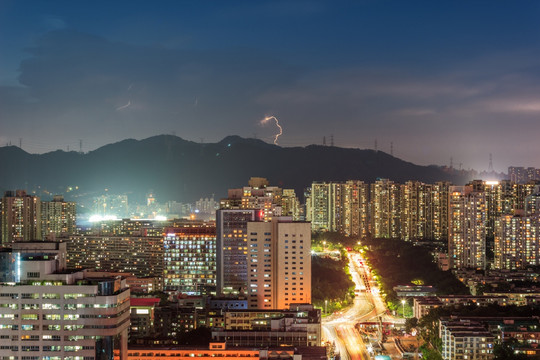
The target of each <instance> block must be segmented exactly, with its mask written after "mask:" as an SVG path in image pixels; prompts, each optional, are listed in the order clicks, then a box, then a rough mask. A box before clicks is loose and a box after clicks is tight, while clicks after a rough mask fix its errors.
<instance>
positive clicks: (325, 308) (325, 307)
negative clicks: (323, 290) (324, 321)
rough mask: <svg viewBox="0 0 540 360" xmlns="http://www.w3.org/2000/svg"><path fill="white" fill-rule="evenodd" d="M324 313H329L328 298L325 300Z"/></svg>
mask: <svg viewBox="0 0 540 360" xmlns="http://www.w3.org/2000/svg"><path fill="white" fill-rule="evenodd" d="M324 313H325V314H328V300H326V299H325V300H324Z"/></svg>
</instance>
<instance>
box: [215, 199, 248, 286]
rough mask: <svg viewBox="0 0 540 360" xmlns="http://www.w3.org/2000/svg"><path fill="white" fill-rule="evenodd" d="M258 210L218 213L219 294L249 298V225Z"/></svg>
mask: <svg viewBox="0 0 540 360" xmlns="http://www.w3.org/2000/svg"><path fill="white" fill-rule="evenodd" d="M256 213H257V210H254V209H236V210H234V209H221V210H218V211H216V232H217V245H216V276H217V279H216V285H217V294H247V286H248V263H247V253H248V247H247V246H248V244H247V242H248V240H247V238H248V236H247V224H248V222H251V221H255V217H256Z"/></svg>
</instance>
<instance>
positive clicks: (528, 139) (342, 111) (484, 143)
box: [0, 3, 540, 170]
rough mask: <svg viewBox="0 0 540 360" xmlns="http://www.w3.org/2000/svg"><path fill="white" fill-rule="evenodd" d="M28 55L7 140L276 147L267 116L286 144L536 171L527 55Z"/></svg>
mask: <svg viewBox="0 0 540 360" xmlns="http://www.w3.org/2000/svg"><path fill="white" fill-rule="evenodd" d="M267 5H268V4H267ZM300 5H302V3H301V4H300ZM268 6H270V5H268ZM302 9H303V7H302V6H300V9H297V11H298V12H302V11H304V10H305V11H306V12H308V13H309V12H310V11H313V12H317V11H318V10H317V8H314V9H309V7H308V8H307V9H304V10H302ZM274 10H275V11H278V12H279V11H280V10H279V6H278V7H277V8H276V9H274ZM293 10H294V9H293ZM295 11H296V10H295ZM293 12H294V11H293ZM58 25H61V24H60V23H58ZM178 36H179V37H182V34H180V35H178ZM27 54H28V56H27V58H26V59H25V60H24V61H22V63H21V64H20V76H19V82H20V86H18V87H16V86H11V87H6V86H4V87H0V109H1V110H0V120H1V121H0V123H1V124H2V125H0V126H1V128H0V129H1V133H2V136H1V137H0V141H1V142H6V141H8V139H10V138H13V139H15V140H16V139H18V138H19V137H23V138H25V139H30V140H29V141H26V142H25V144H26V147H25V148H26V149H28V150H30V151H35V152H41V151H46V150H53V149H54V148H56V147H62V148H65V144H78V139H84V141H85V144H86V149H91V148H94V147H97V146H100V145H103V144H106V143H109V142H113V141H118V140H121V139H124V138H126V137H134V138H144V137H147V136H150V135H155V134H161V133H171V132H175V133H176V134H177V135H179V136H182V137H184V138H187V139H191V140H199V139H200V138H205V139H206V141H215V140H219V139H221V138H222V137H224V136H226V135H230V134H239V135H242V136H251V135H252V134H253V133H258V136H259V137H262V138H264V139H267V140H269V141H271V139H272V131H273V130H274V129H273V128H272V127H265V128H262V127H260V126H259V124H258V120H260V119H262V118H263V117H264V115H270V114H273V115H276V116H278V117H279V118H280V120H282V121H281V123H282V125H283V126H284V134H283V136H282V137H281V138H280V143H281V144H283V145H285V146H289V145H307V144H310V143H314V142H317V143H320V142H321V141H322V137H323V136H327V137H328V136H330V135H331V134H333V135H334V138H335V142H336V144H337V145H340V146H351V147H361V148H366V147H372V146H373V142H374V139H375V138H377V139H378V141H379V144H380V145H379V147H380V148H381V149H383V150H387V151H388V150H389V144H390V142H393V143H394V148H395V154H396V155H398V156H400V157H402V158H405V159H407V160H410V161H414V162H418V163H424V164H426V163H439V164H440V163H443V162H446V161H447V159H449V158H450V157H451V156H452V157H454V159H455V162H456V163H459V162H462V163H464V164H465V166H466V167H477V168H479V169H483V168H485V167H486V166H485V164H486V163H487V161H486V160H485V159H487V157H488V154H489V153H493V154H494V157H495V159H497V160H498V161H499V164H503V165H499V166H500V167H499V170H503V169H504V167H506V166H508V165H510V164H516V165H519V164H524V165H531V166H539V167H540V164H538V163H537V161H538V160H537V158H536V157H535V155H534V154H535V152H534V151H532V150H534V149H536V153H537V151H538V139H537V138H538V135H537V134H538V133H540V122H538V121H537V119H538V117H539V115H540V85H538V84H539V82H538V80H539V79H538V77H539V74H540V71H539V70H540V69H539V68H538V63H537V61H536V59H538V56H537V55H538V54H536V53H535V52H534V51H531V50H526V51H525V50H520V51H509V52H506V53H505V52H502V51H501V52H498V53H493V54H484V55H483V56H481V57H477V58H471V59H466V60H461V61H460V62H454V63H451V64H450V63H440V64H437V65H436V66H435V65H432V66H430V67H426V68H423V67H422V66H421V65H419V66H400V64H391V62H387V63H386V64H384V65H383V64H370V65H365V64H362V65H349V66H347V67H343V66H326V65H325V66H310V64H306V65H305V66H303V65H299V61H298V58H295V59H294V60H291V59H289V58H288V57H287V55H278V54H275V53H271V52H266V51H263V50H261V49H260V48H259V47H255V46H253V47H236V48H231V47H227V46H223V47H213V48H210V49H201V48H200V49H193V48H186V47H181V48H168V47H163V46H142V45H134V44H128V43H125V42H118V41H117V42H113V41H110V40H108V39H106V38H103V37H98V36H94V35H89V34H86V33H83V32H78V31H75V30H73V29H63V30H59V31H53V32H49V33H47V34H46V35H45V36H43V37H42V38H40V40H39V41H38V42H37V43H36V44H35V45H34V46H32V47H30V48H28V49H27ZM292 64H295V65H292ZM51 144H53V145H51ZM54 144H58V145H54ZM72 146H74V145H72ZM516 159H517V160H516ZM495 166H496V167H497V165H496V164H495Z"/></svg>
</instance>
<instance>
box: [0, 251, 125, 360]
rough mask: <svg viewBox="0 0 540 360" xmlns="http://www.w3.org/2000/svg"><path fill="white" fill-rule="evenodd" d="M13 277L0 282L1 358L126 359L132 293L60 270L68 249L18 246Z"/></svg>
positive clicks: (115, 281) (116, 283) (111, 281)
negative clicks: (116, 354) (115, 353)
mask: <svg viewBox="0 0 540 360" xmlns="http://www.w3.org/2000/svg"><path fill="white" fill-rule="evenodd" d="M12 251H13V258H14V259H15V262H13V263H12V265H13V271H12V272H11V273H12V274H13V276H12V279H10V281H9V282H4V283H1V284H0V314H1V315H0V316H1V318H2V319H1V321H0V358H1V359H10V360H11V359H22V360H42V359H47V360H53V359H55V360H60V359H62V360H65V359H69V360H71V359H73V360H76V359H82V360H102V359H112V358H113V355H114V352H115V351H117V353H118V356H119V358H120V359H121V360H127V338H128V336H127V335H128V327H129V295H130V292H129V289H128V288H127V287H126V284H125V280H123V279H121V278H118V277H114V278H100V279H93V278H90V277H88V276H87V274H86V272H83V271H79V272H69V271H65V269H64V268H63V267H62V258H64V259H65V245H64V244H62V243H52V242H39V243H32V242H25V243H14V246H13V250H12Z"/></svg>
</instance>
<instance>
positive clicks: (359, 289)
mask: <svg viewBox="0 0 540 360" xmlns="http://www.w3.org/2000/svg"><path fill="white" fill-rule="evenodd" d="M349 270H350V273H351V276H352V279H353V281H354V283H355V284H356V289H355V294H356V297H355V299H354V303H353V305H352V306H351V307H349V308H348V309H346V310H345V311H343V312H342V313H341V314H332V315H330V316H327V317H326V318H324V319H323V323H322V328H323V337H324V339H325V340H327V341H330V342H332V343H334V344H335V345H336V351H337V352H339V354H340V356H341V359H343V360H360V359H365V360H367V359H369V355H368V352H367V346H366V344H364V342H363V340H362V337H361V336H360V333H359V332H358V330H356V328H355V326H354V325H355V324H356V323H358V322H363V321H370V320H372V321H375V320H376V319H377V317H378V316H383V317H384V318H385V319H384V320H383V321H387V320H389V319H386V318H387V317H388V315H387V314H386V307H385V305H384V302H383V300H382V298H381V296H380V295H379V289H378V288H377V286H376V283H375V281H374V280H373V279H372V278H371V275H370V272H369V269H367V268H366V266H365V265H364V260H363V259H362V257H361V256H360V254H358V253H349Z"/></svg>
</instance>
